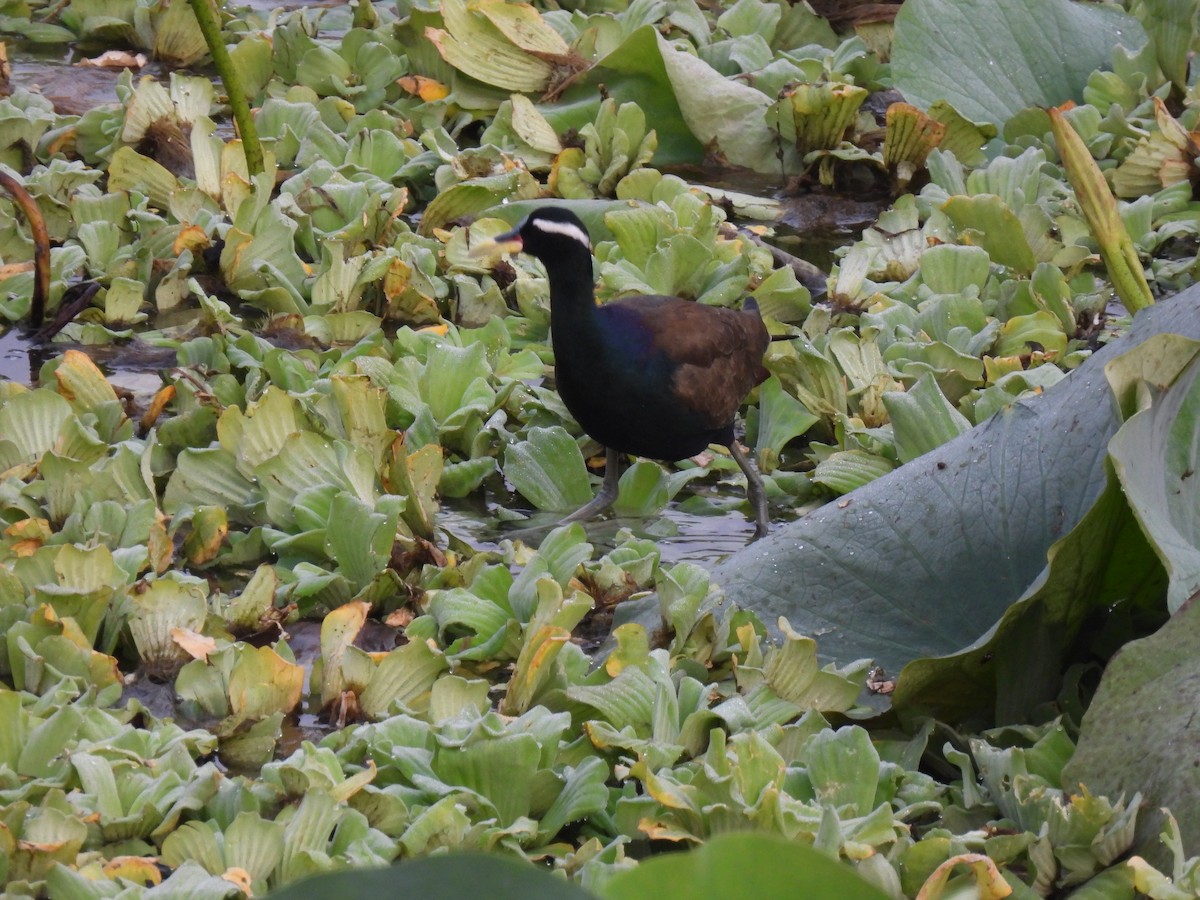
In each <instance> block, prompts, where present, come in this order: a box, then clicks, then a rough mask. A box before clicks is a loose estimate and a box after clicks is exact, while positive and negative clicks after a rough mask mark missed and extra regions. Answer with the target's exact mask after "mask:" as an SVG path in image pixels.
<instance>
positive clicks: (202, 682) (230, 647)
mask: <svg viewBox="0 0 1200 900" xmlns="http://www.w3.org/2000/svg"><path fill="white" fill-rule="evenodd" d="M187 646H188V647H189V651H190V652H191V654H192V655H193V656H195V657H196V658H195V659H193V660H192V661H191V662H189V663H187V664H186V665H185V666H183V668H181V669H180V670H179V674H178V675H177V676H176V678H175V693H176V694H177V695H178V697H179V698H180V711H181V712H182V714H183V715H184V716H187V717H189V718H191V719H194V720H202V721H205V722H207V723H210V727H209V730H210V731H212V733H213V734H215V735H216V736H217V739H218V741H219V745H218V752H219V754H220V756H221V759H222V760H223V761H224V762H225V763H226V764H227V765H233V766H253V765H261V764H262V763H263V762H265V761H266V760H267V759H270V757H271V754H272V753H273V752H274V749H275V742H276V741H277V740H278V739H279V735H280V724H281V723H282V722H283V717H284V716H285V715H287V714H288V713H290V712H291V711H292V710H293V709H295V708H296V706H297V705H298V704H299V703H300V697H301V695H302V694H303V691H304V669H303V668H302V667H301V666H299V665H297V664H296V661H295V659H294V657H293V656H292V652H291V650H290V648H289V647H288V645H287V644H286V643H285V642H283V641H280V642H279V643H277V644H276V645H275V646H274V647H253V646H250V645H249V644H243V643H235V644H229V643H227V642H220V643H218V642H217V641H215V640H212V639H211V638H210V639H207V640H205V639H203V638H198V639H193V640H191V641H189V642H188V644H187Z"/></svg>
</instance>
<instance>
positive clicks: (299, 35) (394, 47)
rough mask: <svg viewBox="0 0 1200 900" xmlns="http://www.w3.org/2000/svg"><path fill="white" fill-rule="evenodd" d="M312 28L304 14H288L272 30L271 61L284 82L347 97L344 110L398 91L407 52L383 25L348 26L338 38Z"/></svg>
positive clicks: (372, 105) (368, 106)
mask: <svg viewBox="0 0 1200 900" xmlns="http://www.w3.org/2000/svg"><path fill="white" fill-rule="evenodd" d="M314 34H315V28H314V27H313V26H312V25H311V24H310V23H308V22H306V21H305V17H304V16H290V17H288V18H287V19H286V20H284V22H283V23H282V25H281V26H280V27H278V28H276V29H275V30H274V31H273V33H272V41H271V49H272V51H273V56H272V62H273V65H274V69H275V73H276V75H277V77H278V79H280V80H281V81H282V83H283V84H286V85H287V86H289V87H291V86H296V85H298V86H302V87H303V88H305V89H307V92H311V93H309V96H313V95H315V96H316V97H330V98H338V99H339V100H340V101H345V102H342V103H340V106H341V107H342V111H344V112H347V113H351V114H352V113H353V112H354V111H357V112H360V113H365V112H367V111H369V110H373V109H377V108H378V107H379V106H380V105H381V104H382V103H383V102H384V101H385V100H387V99H396V98H397V97H399V96H400V93H401V91H400V87H399V86H398V85H397V83H396V82H397V79H399V78H400V77H401V76H402V75H404V74H406V73H407V72H408V57H407V55H406V54H405V48H404V46H403V45H402V44H401V43H400V42H399V41H397V40H396V39H394V38H393V37H392V36H391V35H390V34H389V33H388V31H387V30H385V29H371V28H351V29H349V30H348V31H346V32H345V34H343V35H342V36H341V38H340V40H338V41H337V43H336V44H333V42H331V41H321V40H318V39H317V38H316V37H315V36H314ZM331 44H333V45H332V46H331ZM280 93H282V91H281V92H280ZM347 107H349V108H348V109H347Z"/></svg>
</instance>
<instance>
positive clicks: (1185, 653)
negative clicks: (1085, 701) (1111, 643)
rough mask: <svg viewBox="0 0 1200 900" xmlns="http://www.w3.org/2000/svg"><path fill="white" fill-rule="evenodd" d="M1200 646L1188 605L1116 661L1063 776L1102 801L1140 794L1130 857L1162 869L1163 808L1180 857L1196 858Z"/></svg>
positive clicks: (1198, 606)
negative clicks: (1176, 834) (1173, 825)
mask: <svg viewBox="0 0 1200 900" xmlns="http://www.w3.org/2000/svg"><path fill="white" fill-rule="evenodd" d="M1198 640H1200V602H1198V601H1196V600H1195V599H1193V600H1192V601H1191V602H1189V603H1186V604H1185V605H1184V606H1183V608H1182V609H1180V610H1179V612H1178V613H1176V615H1175V617H1174V618H1173V619H1171V621H1170V622H1168V623H1167V624H1166V625H1165V626H1163V628H1162V629H1160V630H1159V631H1158V632H1157V633H1155V634H1153V635H1151V636H1150V637H1148V638H1143V639H1142V640H1140V641H1133V642H1132V643H1129V644H1127V645H1126V646H1125V647H1124V648H1123V649H1122V650H1121V651H1120V652H1119V653H1118V654H1117V655H1116V656H1114V657H1113V659H1112V661H1111V662H1110V663H1109V665H1108V668H1107V669H1106V670H1105V672H1104V678H1103V679H1102V680H1101V682H1100V687H1099V689H1098V690H1097V691H1096V696H1095V697H1094V698H1093V699H1092V705H1091V706H1090V707H1089V709H1088V712H1087V715H1085V716H1084V718H1083V728H1082V731H1081V733H1080V735H1079V745H1078V748H1077V749H1076V751H1075V755H1074V756H1073V757H1072V758H1071V761H1070V762H1069V763H1068V764H1067V766H1066V768H1065V769H1064V770H1063V784H1064V785H1065V786H1066V787H1068V788H1073V787H1074V786H1075V785H1077V784H1079V785H1083V786H1084V787H1085V788H1087V790H1088V791H1090V792H1091V793H1092V794H1094V795H1104V796H1106V797H1118V796H1122V795H1123V796H1125V797H1130V796H1132V795H1133V794H1134V793H1135V792H1139V791H1140V792H1141V794H1142V795H1143V797H1144V798H1145V802H1144V810H1143V812H1142V814H1141V815H1140V816H1139V817H1138V829H1137V837H1136V843H1135V846H1134V852H1136V853H1139V854H1142V855H1144V856H1146V857H1148V858H1149V860H1150V862H1151V863H1153V864H1154V865H1156V866H1159V867H1160V868H1161V867H1163V866H1165V865H1167V864H1169V862H1170V858H1169V853H1168V850H1167V848H1166V847H1164V846H1163V845H1162V844H1161V843H1160V842H1159V840H1158V835H1159V832H1160V831H1161V829H1162V825H1163V815H1162V812H1161V811H1160V808H1161V807H1164V806H1165V807H1169V808H1170V810H1171V814H1172V815H1174V816H1175V818H1176V819H1177V820H1178V821H1179V825H1180V832H1181V835H1182V838H1183V842H1184V850H1185V855H1186V856H1194V855H1196V854H1197V853H1200V744H1197V742H1196V738H1195V729H1194V727H1193V720H1194V719H1195V717H1196V707H1197V704H1198V703H1200V656H1197V655H1196V645H1197V641H1198Z"/></svg>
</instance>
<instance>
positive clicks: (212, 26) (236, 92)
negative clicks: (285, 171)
mask: <svg viewBox="0 0 1200 900" xmlns="http://www.w3.org/2000/svg"><path fill="white" fill-rule="evenodd" d="M188 3H190V4H191V6H192V12H194V13H195V14H196V21H197V22H199V23H200V31H201V32H203V33H204V40H205V41H206V42H207V43H208V51H209V53H211V54H212V58H213V63H214V65H216V67H217V74H218V75H220V76H221V83H222V84H223V85H224V86H225V93H226V95H228V97H229V105H230V106H231V107H232V108H233V120H234V122H236V123H237V130H238V134H239V135H241V138H242V152H243V153H245V154H246V170H247V171H248V172H249V173H250V176H251V177H253V176H255V175H259V174H261V173H262V170H263V155H262V145H261V144H260V143H259V142H258V130H257V129H256V128H255V127H254V117H253V116H251V115H250V102H249V101H248V100H247V99H246V90H245V88H244V87H243V86H242V78H241V76H240V75H239V74H238V73H237V70H236V69H235V68H234V65H233V57H231V56H230V55H229V50H228V49H227V48H226V47H225V41H224V40H223V39H222V38H221V23H220V22H218V21H217V14H216V12H215V11H214V10H213V6H212V0H188Z"/></svg>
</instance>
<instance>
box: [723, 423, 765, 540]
mask: <svg viewBox="0 0 1200 900" xmlns="http://www.w3.org/2000/svg"><path fill="white" fill-rule="evenodd" d="M729 455H730V456H732V457H733V461H734V462H736V463H737V464H738V468H739V469H741V470H742V474H743V475H745V476H746V499H747V500H748V501H749V502H750V508H751V509H753V510H754V536H753V537H751V538H750V540H749V541H747V542H746V543H748V544H753V543H754V542H755V541H757V540H758V539H759V538H762V537H766V536H767V532H768V531H770V530H771V520H770V517H769V516H768V514H767V491H766V488H764V487H763V483H762V476H761V475H759V474H758V470H757V469H755V468H754V466H753V465H752V464H751V462H750V460H749V459H748V458H747V457H746V453H745V451H744V450H742V447H741V445H740V444H738V442H737V441H734V442H733V443H732V444H731V445H730V447H729Z"/></svg>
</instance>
